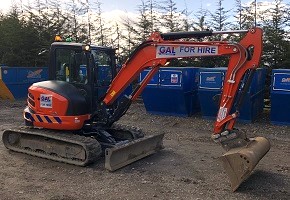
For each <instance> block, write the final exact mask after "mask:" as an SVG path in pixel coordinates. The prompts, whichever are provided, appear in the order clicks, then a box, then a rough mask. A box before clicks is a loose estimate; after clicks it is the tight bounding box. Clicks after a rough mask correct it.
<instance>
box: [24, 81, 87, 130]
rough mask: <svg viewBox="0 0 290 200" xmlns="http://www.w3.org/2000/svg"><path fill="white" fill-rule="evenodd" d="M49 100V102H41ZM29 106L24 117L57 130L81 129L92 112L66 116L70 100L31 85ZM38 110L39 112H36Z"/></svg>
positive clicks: (36, 124) (43, 126) (44, 126)
mask: <svg viewBox="0 0 290 200" xmlns="http://www.w3.org/2000/svg"><path fill="white" fill-rule="evenodd" d="M41 98H46V99H43V100H42V102H47V104H44V103H41ZM27 102H28V107H29V108H28V107H27V108H26V109H25V110H24V113H23V115H24V119H25V120H27V121H30V122H32V123H33V126H36V127H42V128H47V129H56V130H79V129H81V128H82V127H83V124H84V122H85V121H86V120H89V119H90V114H87V115H80V116H66V111H67V108H68V100H67V99H66V98H64V97H63V96H61V95H59V94H57V93H55V92H52V91H50V90H46V89H44V88H39V87H35V86H33V85H32V86H31V87H30V88H29V95H28V100H27ZM36 111H37V112H36Z"/></svg>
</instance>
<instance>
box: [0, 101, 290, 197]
mask: <svg viewBox="0 0 290 200" xmlns="http://www.w3.org/2000/svg"><path fill="white" fill-rule="evenodd" d="M24 106H25V102H24V101H16V102H12V103H11V102H7V101H3V100H0V111H1V112H0V121H1V125H0V136H1V137H2V132H3V130H4V129H7V128H11V127H15V126H20V125H23V123H22V121H23V120H22V110H23V107H24ZM120 123H123V124H128V125H134V126H138V127H140V128H141V129H142V130H143V131H144V132H145V133H146V134H157V133H162V132H164V133H165V139H164V145H165V149H164V150H162V151H160V152H159V153H157V154H154V155H152V156H149V157H147V158H145V159H142V160H140V161H138V162H135V163H133V164H131V165H129V166H126V167H125V168H122V169H120V170H118V171H116V172H113V173H111V172H108V171H106V170H105V169H104V160H100V162H98V163H95V164H93V165H90V166H88V167H78V166H73V165H68V164H63V163H58V162H54V161H49V160H46V159H41V158H36V157H32V156H28V155H24V154H20V153H16V152H12V151H9V150H7V149H6V148H5V147H4V145H3V144H2V143H0V168H1V169H0V176H1V177H0V188H1V189H0V199H3V200H4V199H5V200H18V199H21V200H26V199H27V200H34V199H35V200H42V199H45V200H77V199H82V200H83V199H86V200H98V199H100V200H115V199H122V200H123V199H129V200H137V199H138V200H139V199H150V200H151V199H153V200H154V199H156V200H159V199H164V200H167V199H174V200H175V199H185V200H191V199H239V200H240V199H285V200H289V199H290V127H286V126H274V125H271V124H270V121H269V112H268V111H265V112H264V113H263V115H262V116H261V117H259V119H258V120H257V121H256V122H255V123H252V124H239V123H238V124H237V127H238V128H240V129H245V130H246V131H247V133H248V135H249V136H258V135H259V136H264V137H266V138H268V139H269V140H270V142H271V146H272V148H271V149H270V151H269V153H268V154H267V155H266V156H265V157H264V158H263V159H262V160H261V161H260V163H259V164H258V165H257V166H256V168H255V170H254V172H253V174H252V175H251V177H250V178H249V179H247V181H245V182H244V183H243V184H242V185H241V186H240V188H239V189H238V190H237V191H236V192H234V193H233V192H231V188H230V183H229V180H228V178H227V176H226V174H225V172H224V171H223V168H222V166H221V163H219V161H218V157H219V156H220V155H222V154H223V152H224V151H223V149H222V148H221V147H220V146H219V145H218V144H215V143H214V142H212V141H211V139H210V135H211V133H212V129H213V121H210V120H205V119H202V117H201V116H200V114H198V115H195V116H193V117H188V118H180V117H168V116H166V117H165V116H162V117H161V116H156V115H150V114H148V113H146V110H145V108H144V106H143V104H142V103H135V104H133V105H132V106H131V108H130V109H129V111H128V112H127V114H126V115H125V116H123V117H122V119H121V120H120Z"/></svg>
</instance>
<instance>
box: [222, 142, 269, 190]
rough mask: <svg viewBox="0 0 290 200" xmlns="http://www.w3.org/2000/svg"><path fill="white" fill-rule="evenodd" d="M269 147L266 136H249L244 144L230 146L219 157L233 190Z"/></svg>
mask: <svg viewBox="0 0 290 200" xmlns="http://www.w3.org/2000/svg"><path fill="white" fill-rule="evenodd" d="M269 149H270V142H269V141H268V140H267V139H266V138H264V137H256V138H251V139H250V141H249V142H248V144H247V145H246V146H243V147H237V148H232V149H230V150H229V151H228V152H226V153H225V154H224V155H223V156H222V157H221V158H220V160H221V161H222V163H223V166H224V169H225V171H226V173H227V175H228V177H229V179H230V182H231V187H232V190H233V191H235V190H236V189H238V187H239V186H240V184H241V183H242V182H243V181H244V180H246V179H247V178H248V177H249V176H250V174H251V172H252V171H253V169H254V168H255V166H256V165H257V164H258V163H259V161H260V160H261V159H262V158H263V157H264V155H265V154H266V153H267V152H268V151H269Z"/></svg>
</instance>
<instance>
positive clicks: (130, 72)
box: [103, 28, 263, 134]
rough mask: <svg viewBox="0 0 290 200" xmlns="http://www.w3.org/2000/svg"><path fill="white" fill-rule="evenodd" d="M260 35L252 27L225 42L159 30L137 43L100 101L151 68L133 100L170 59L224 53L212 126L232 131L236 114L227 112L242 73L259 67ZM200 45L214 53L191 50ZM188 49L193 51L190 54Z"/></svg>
mask: <svg viewBox="0 0 290 200" xmlns="http://www.w3.org/2000/svg"><path fill="white" fill-rule="evenodd" d="M262 34H263V32H262V29H260V28H253V29H250V30H249V31H247V33H246V34H245V36H244V37H243V38H242V39H241V41H240V42H239V43H231V42H226V41H211V42H194V41H181V40H163V39H162V37H161V35H160V34H159V33H157V32H156V33H153V34H152V35H151V37H150V38H149V39H148V41H146V42H144V43H143V44H142V45H140V46H139V47H138V48H137V49H136V50H135V52H134V53H133V55H132V56H131V57H130V58H129V59H128V60H127V61H126V63H125V64H124V65H123V67H122V68H121V70H120V72H119V73H118V75H117V76H116V77H115V79H114V80H113V82H112V84H111V87H110V88H109V89H108V92H107V95H106V96H105V98H104V100H103V101H104V103H105V104H107V105H110V104H112V103H113V102H114V101H115V100H116V98H117V97H118V96H119V95H120V94H121V93H122V91H123V90H124V89H125V88H126V87H127V86H128V85H129V84H130V83H131V82H132V81H133V80H134V79H136V78H137V76H138V75H139V73H140V72H141V71H143V70H144V69H146V68H148V67H152V70H151V71H150V72H149V73H148V75H147V76H146V77H145V79H144V80H143V82H142V83H141V85H140V87H139V89H138V90H137V91H136V92H135V93H134V94H133V96H132V97H131V99H132V100H135V99H136V98H137V97H138V96H139V95H140V94H141V92H142V90H143V89H144V88H145V87H146V85H147V84H148V82H149V81H150V80H151V78H152V77H153V76H154V74H155V73H156V72H157V71H158V69H159V68H160V67H161V66H164V65H166V63H167V62H168V61H169V60H170V59H172V58H186V57H201V56H224V55H227V56H229V57H230V60H229V64H228V70H227V73H226V78H225V82H224V88H223V93H222V96H221V104H220V109H219V114H218V116H217V120H216V123H215V126H214V134H219V133H221V132H222V131H223V130H224V128H225V126H227V129H228V130H232V129H233V126H234V124H235V121H236V117H237V115H238V114H237V113H233V114H229V112H230V110H231V108H232V106H233V103H234V97H235V96H236V93H237V91H238V87H239V83H240V81H241V80H242V78H243V76H244V75H245V72H246V71H247V70H251V69H256V68H257V67H258V66H259V62H260V58H261V54H262ZM199 47H200V48H204V49H207V48H211V49H213V51H212V52H213V53H211V52H209V53H204V54H202V53H199V54H198V53H196V52H194V50H196V49H197V48H199ZM161 48H162V50H164V49H165V50H164V51H162V52H161V53H163V52H165V53H164V54H160V49H161ZM166 49H168V50H166ZM250 49H251V52H250ZM176 50H177V51H178V50H179V51H181V50H187V52H186V53H184V54H178V53H179V52H176ZM191 50H192V52H193V53H192V54H190V51H191ZM166 51H168V54H166V53H167V52H166ZM249 54H251V55H249Z"/></svg>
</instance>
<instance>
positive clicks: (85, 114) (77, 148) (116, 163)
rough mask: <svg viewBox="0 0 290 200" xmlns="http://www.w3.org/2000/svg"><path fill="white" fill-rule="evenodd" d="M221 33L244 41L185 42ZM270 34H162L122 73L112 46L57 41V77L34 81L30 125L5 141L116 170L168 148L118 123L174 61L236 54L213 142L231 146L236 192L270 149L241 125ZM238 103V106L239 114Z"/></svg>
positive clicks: (226, 160)
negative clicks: (134, 84)
mask: <svg viewBox="0 0 290 200" xmlns="http://www.w3.org/2000/svg"><path fill="white" fill-rule="evenodd" d="M215 34H239V35H241V38H242V39H241V40H240V41H239V42H238V43H234V42H228V41H207V42H205V41H203V42H200V41H199V42H197V41H191V40H185V39H190V38H199V39H200V38H204V37H210V36H212V35H215ZM262 35H263V31H262V29H260V28H258V27H256V28H252V29H249V30H236V31H235V30H234V31H192V32H171V33H159V32H154V33H152V34H151V36H150V37H149V39H148V40H147V41H145V42H143V43H142V44H140V45H139V46H138V47H137V48H136V49H135V51H134V52H133V53H132V54H131V55H130V57H129V58H128V59H127V61H126V62H125V63H124V64H123V66H122V68H121V69H120V71H119V72H118V73H116V70H115V66H116V63H115V60H116V59H115V50H114V49H112V48H108V47H99V46H94V45H85V44H79V43H68V42H54V43H53V44H52V45H51V48H50V62H49V63H50V64H49V80H48V81H42V82H38V83H34V84H33V85H32V86H31V87H30V88H29V89H28V98H27V104H28V106H27V107H26V108H25V109H24V113H23V116H24V119H25V124H26V126H24V127H21V128H15V129H8V130H5V131H4V132H3V136H2V140H3V143H4V145H5V146H6V147H7V148H8V149H10V150H13V151H17V152H22V153H26V154H30V155H34V156H38V157H42V158H47V159H51V160H55V161H60V162H65V163H69V164H74V165H80V166H85V165H88V164H90V163H92V162H95V161H96V160H97V159H98V158H99V157H100V156H102V155H104V156H105V168H106V169H108V170H110V171H114V170H116V169H119V168H121V167H123V166H126V165H128V164H130V163H132V162H134V161H136V160H139V159H141V158H144V157H146V156H148V155H151V154H153V153H155V152H157V151H159V150H161V149H162V148H163V144H162V140H163V136H164V134H157V135H153V136H144V134H143V133H142V132H141V131H140V130H139V129H137V128H134V127H126V126H121V125H118V124H117V125H115V124H116V123H115V122H117V121H118V120H119V119H120V118H121V117H122V116H123V115H124V114H125V113H126V111H127V110H128V108H129V106H130V105H131V103H132V101H134V100H136V98H137V97H138V96H139V95H140V94H141V92H142V90H143V89H144V88H145V86H146V85H147V84H148V82H149V81H150V80H151V79H152V77H153V76H154V74H155V73H156V72H157V71H158V69H159V68H160V67H161V66H166V65H167V64H168V63H169V61H170V60H171V59H174V58H188V57H202V56H206V57H209V58H210V57H211V56H228V57H229V63H228V69H227V72H226V76H225V80H224V86H223V91H222V94H221V96H220V105H219V111H218V113H217V118H216V122H215V125H214V131H213V134H212V139H213V140H214V141H215V142H217V143H220V144H221V146H222V147H223V148H224V150H225V151H226V153H225V154H224V155H223V156H222V157H221V158H220V160H221V161H222V163H223V165H224V168H225V171H226V173H227V174H228V176H229V178H230V182H231V186H232V190H233V191H235V190H236V189H237V188H238V187H239V185H240V184H241V183H242V182H243V181H244V180H245V179H247V178H248V177H249V176H250V174H251V172H252V170H253V169H254V167H255V166H256V165H257V164H258V162H259V161H260V160H261V159H262V158H263V157H264V155H265V154H266V153H267V152H268V151H269V149H270V143H269V141H268V140H267V139H266V138H264V137H255V138H248V137H247V136H246V134H245V133H243V132H241V131H239V130H238V129H236V128H234V125H235V122H236V120H237V118H238V116H239V107H240V105H241V104H242V101H243V92H244V93H245V92H246V91H247V90H248V88H249V85H250V83H251V80H252V78H253V74H254V72H255V70H256V68H257V67H258V66H259V62H260V59H261V54H262ZM149 67H150V68H151V70H150V72H149V73H148V74H147V76H146V77H145V78H144V79H143V81H142V82H141V83H140V84H139V85H138V86H137V87H136V88H135V89H134V90H133V91H132V93H131V94H129V95H126V94H125V92H124V91H125V90H126V88H127V87H128V86H129V85H130V84H131V83H132V82H133V81H134V80H135V79H136V78H137V77H138V76H139V74H140V72H142V71H143V70H145V69H147V68H149ZM100 69H106V70H107V72H110V73H109V74H110V76H111V81H108V79H107V78H104V77H102V76H101V74H102V73H101V71H100ZM245 77H246V79H247V80H246V82H245V85H244V87H243V88H242V93H241V94H240V91H239V90H240V89H239V88H240V84H241V81H242V80H243V79H245ZM238 93H239V95H238ZM236 97H238V98H236ZM236 99H238V100H236ZM236 101H238V104H237V106H236V111H232V110H233V109H232V107H233V105H234V103H235V102H236Z"/></svg>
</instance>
